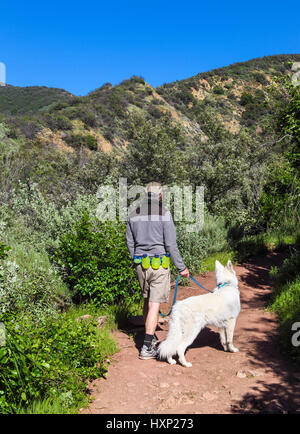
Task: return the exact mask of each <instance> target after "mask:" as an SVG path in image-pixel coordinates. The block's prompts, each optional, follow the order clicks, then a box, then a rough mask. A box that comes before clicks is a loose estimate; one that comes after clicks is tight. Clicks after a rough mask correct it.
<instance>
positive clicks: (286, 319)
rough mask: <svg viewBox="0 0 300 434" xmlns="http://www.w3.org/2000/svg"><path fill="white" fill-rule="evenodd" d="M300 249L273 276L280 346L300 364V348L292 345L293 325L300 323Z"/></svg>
mask: <svg viewBox="0 0 300 434" xmlns="http://www.w3.org/2000/svg"><path fill="white" fill-rule="evenodd" d="M299 270H300V249H299V245H298V247H297V248H295V249H294V251H293V252H292V254H291V256H290V258H288V259H285V260H284V263H283V265H282V266H281V268H280V269H279V270H278V269H277V268H273V269H272V270H271V276H272V278H273V282H274V293H273V303H272V305H271V309H272V310H273V311H275V312H276V313H277V315H278V317H279V321H280V344H281V348H282V349H283V351H286V352H289V353H290V355H291V356H292V358H293V359H294V360H295V361H296V362H297V363H298V364H300V347H299V346H298V347H295V346H293V345H292V342H291V338H292V334H293V331H292V325H293V324H294V323H295V322H299V317H300V272H299Z"/></svg>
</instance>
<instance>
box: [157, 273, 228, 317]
mask: <svg viewBox="0 0 300 434" xmlns="http://www.w3.org/2000/svg"><path fill="white" fill-rule="evenodd" d="M180 278H181V276H180V274H179V276H178V277H177V280H176V285H175V291H174V297H173V302H172V306H171V309H170V312H169V313H167V315H165V314H163V313H161V312H160V311H159V314H160V315H161V316H163V317H166V316H169V315H170V313H171V312H172V309H173V306H174V304H175V302H176V296H177V290H178V284H179V280H180ZM189 278H190V279H191V280H192V281H193V282H195V283H196V284H197V285H198V286H200V287H201V288H202V289H205V291H207V292H213V291H211V290H210V289H207V288H205V287H204V286H202V285H201V283H199V282H198V280H196V279H195V278H194V277H192V276H189ZM224 285H227V283H223V285H218V288H221V287H222V286H224Z"/></svg>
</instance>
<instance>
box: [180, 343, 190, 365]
mask: <svg viewBox="0 0 300 434" xmlns="http://www.w3.org/2000/svg"><path fill="white" fill-rule="evenodd" d="M186 348H187V345H186V344H185V343H184V344H181V345H180V346H179V347H178V348H177V353H178V359H179V362H180V363H181V364H182V366H185V367H186V368H191V367H192V366H193V365H192V364H191V363H190V362H187V361H186V360H185V357H184V353H185V350H186Z"/></svg>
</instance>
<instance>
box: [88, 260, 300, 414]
mask: <svg viewBox="0 0 300 434" xmlns="http://www.w3.org/2000/svg"><path fill="white" fill-rule="evenodd" d="M283 259H284V255H283V254H276V253H273V254H270V255H268V256H264V257H260V258H256V260H255V261H254V262H252V263H249V264H244V265H243V266H239V267H235V269H236V272H237V276H238V278H239V289H240V293H241V313H240V315H239V317H238V320H237V326H236V332H235V338H234V344H235V346H236V347H238V348H239V350H240V351H239V352H238V353H227V352H224V351H223V349H222V347H221V345H220V342H219V335H218V334H217V333H216V330H215V329H213V328H206V329H204V330H203V331H202V332H201V333H200V334H199V336H198V338H197V339H196V341H195V342H194V344H193V345H192V346H191V347H189V349H188V350H187V353H186V358H187V360H188V361H191V362H192V363H193V367H192V368H184V367H182V366H181V365H174V366H171V365H169V364H168V363H166V362H161V361H157V360H139V359H138V348H139V347H140V346H141V344H142V340H143V334H144V329H143V327H140V328H136V329H135V333H136V334H135V338H134V339H133V338H132V337H130V336H128V335H127V334H125V333H122V332H120V331H117V332H116V333H115V338H116V339H117V340H118V343H119V348H120V351H119V352H118V353H117V354H116V355H115V356H114V357H113V360H112V364H111V365H110V367H109V370H108V376H107V379H98V380H96V381H94V382H93V383H92V385H91V393H92V396H93V398H94V401H93V402H92V404H91V405H90V406H89V407H88V408H87V409H84V410H82V411H81V413H95V414H97V413H98V414H101V413H104V414H120V413H125V414H132V413H142V414H158V413H161V414H163V413H169V414H170V413H171V414H183V413H189V414H191V413H197V414H198V413H256V412H268V413H286V412H299V413H300V381H299V380H300V372H299V371H300V370H299V369H297V368H296V367H295V366H294V365H293V364H292V363H291V362H289V361H288V360H286V359H285V358H284V356H283V355H281V354H280V353H279V352H278V349H277V337H278V323H277V320H276V316H275V315H274V314H272V313H270V312H266V311H265V306H266V304H267V300H268V298H269V296H270V279H269V269H270V266H271V265H279V264H280V263H281V262H282V261H283ZM196 278H197V277H196ZM198 278H199V279H200V280H201V282H203V284H204V285H205V286H206V287H207V288H210V289H213V288H214V287H215V273H214V272H212V273H208V274H207V275H206V276H205V277H203V276H198ZM172 290H174V285H173V288H172ZM200 293H201V291H200V288H199V287H198V286H196V285H195V284H193V286H190V287H179V290H178V299H179V300H180V299H183V298H186V297H189V296H191V295H196V294H200ZM172 297H173V292H172V293H171V296H170V301H172ZM168 307H169V306H167V305H163V306H162V311H163V312H167V311H168ZM167 330H168V322H167V321H165V322H164V323H163V324H160V327H159V328H158V330H157V332H156V334H157V336H158V338H159V339H160V340H162V339H164V338H165V336H166V335H167Z"/></svg>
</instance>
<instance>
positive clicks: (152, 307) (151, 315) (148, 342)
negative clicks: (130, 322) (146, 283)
mask: <svg viewBox="0 0 300 434" xmlns="http://www.w3.org/2000/svg"><path fill="white" fill-rule="evenodd" d="M158 314H159V303H156V302H153V301H149V299H148V298H147V299H145V300H144V309H143V316H144V321H145V338H144V344H143V347H142V350H141V353H140V356H139V357H140V358H141V359H151V358H156V350H155V349H154V345H153V344H154V341H155V336H154V333H155V330H156V327H157V322H158Z"/></svg>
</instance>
